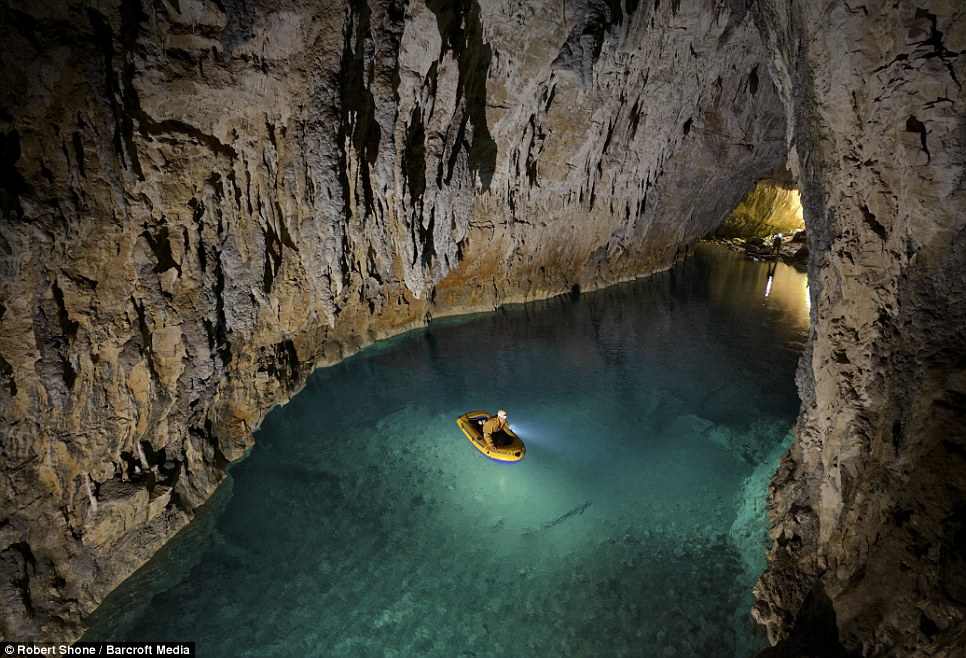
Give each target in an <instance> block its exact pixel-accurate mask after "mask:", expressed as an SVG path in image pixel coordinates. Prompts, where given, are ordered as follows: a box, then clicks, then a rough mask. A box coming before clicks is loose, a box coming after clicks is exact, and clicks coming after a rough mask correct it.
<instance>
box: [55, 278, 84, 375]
mask: <svg viewBox="0 0 966 658" xmlns="http://www.w3.org/2000/svg"><path fill="white" fill-rule="evenodd" d="M51 291H52V292H53V293H54V301H55V302H57V319H58V322H59V323H60V330H61V336H63V343H62V344H61V356H60V360H61V369H62V372H63V376H64V383H65V384H67V388H68V389H73V388H74V382H75V381H76V380H77V372H76V371H75V370H74V366H73V365H72V364H71V362H70V359H69V358H68V354H69V353H70V346H71V344H72V343H73V342H74V338H76V337H77V328H78V327H79V326H80V323H78V322H76V321H75V320H71V319H70V314H69V313H68V312H67V305H66V304H65V302H64V292H63V291H62V290H61V289H60V286H58V285H57V281H54V283H53V284H52V285H51Z"/></svg>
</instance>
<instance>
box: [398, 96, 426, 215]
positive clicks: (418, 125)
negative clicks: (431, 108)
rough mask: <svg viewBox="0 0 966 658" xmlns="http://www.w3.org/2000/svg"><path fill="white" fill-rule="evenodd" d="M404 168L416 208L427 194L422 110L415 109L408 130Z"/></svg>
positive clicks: (424, 133)
mask: <svg viewBox="0 0 966 658" xmlns="http://www.w3.org/2000/svg"><path fill="white" fill-rule="evenodd" d="M403 148H404V150H403V154H402V168H403V171H404V172H405V174H406V185H407V187H408V189H409V198H410V199H411V201H412V203H413V206H414V207H415V206H416V205H417V204H418V203H419V202H420V201H421V200H422V198H423V194H424V193H425V192H426V130H425V128H424V127H423V115H422V110H421V109H420V108H419V107H414V108H413V111H412V114H411V115H410V117H409V125H408V126H407V128H406V142H405V144H404V147H403Z"/></svg>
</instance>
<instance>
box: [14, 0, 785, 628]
mask: <svg viewBox="0 0 966 658" xmlns="http://www.w3.org/2000/svg"><path fill="white" fill-rule="evenodd" d="M0 16H2V19H0V20H2V30H3V34H4V38H3V39H2V40H0V42H2V43H0V61H2V67H0V71H2V73H0V88H2V89H3V92H2V94H3V95H2V100H0V135H2V148H0V154H2V156H0V166H2V167H3V176H2V178H0V206H2V213H3V214H2V223H0V254H2V255H0V410H2V418H3V420H2V425H0V431H2V444H0V447H2V452H0V498H2V500H3V501H4V502H3V509H2V512H0V576H2V577H0V614H2V626H0V627H2V636H3V637H4V638H8V639H18V640H27V639H41V638H47V639H55V640H58V641H60V640H68V639H71V638H74V637H77V636H78V635H79V634H80V633H81V632H82V630H83V620H84V618H85V616H86V615H87V614H88V613H89V611H90V610H92V609H93V608H94V607H95V606H96V605H97V603H98V602H99V601H100V600H101V599H102V598H103V597H104V595H105V594H106V593H107V592H108V591H110V590H111V589H112V588H113V587H115V586H116V585H117V584H118V583H119V582H120V581H121V580H122V579H124V578H125V577H126V576H127V575H129V574H130V573H131V572H132V571H133V570H134V569H136V568H137V567H138V566H139V565H141V564H142V563H143V562H144V561H145V560H146V559H148V557H149V556H150V555H151V554H152V552H153V551H154V550H156V549H157V548H158V546H160V545H161V544H162V543H163V542H164V541H165V540H166V539H167V538H169V537H170V536H171V535H172V534H173V533H174V532H176V531H177V530H178V529H179V528H181V527H183V526H184V524H186V523H187V522H188V521H189V520H190V519H191V518H192V516H193V514H194V511H195V510H196V509H197V507H198V506H199V505H201V504H202V503H203V502H204V501H205V500H206V499H207V498H208V496H209V495H210V494H211V492H212V491H213V490H214V489H215V487H217V485H218V483H219V482H220V481H221V480H222V479H223V478H224V467H225V465H226V464H227V463H229V462H230V461H232V460H235V459H237V458H239V457H241V456H242V455H243V454H244V451H245V450H246V449H247V448H248V447H249V446H250V445H251V431H252V429H253V428H255V427H256V426H257V425H258V423H259V422H260V420H261V419H262V418H263V416H264V414H265V413H266V411H267V409H269V408H270V407H271V406H272V405H274V404H276V403H280V402H284V401H285V400H286V399H288V397H289V396H290V395H292V393H293V392H294V391H296V390H297V389H298V388H299V386H300V385H301V383H302V382H303V380H304V377H305V376H306V374H307V373H308V372H309V371H310V370H311V369H312V368H313V367H315V366H316V365H319V364H325V363H330V362H333V361H334V360H337V359H339V358H342V357H344V356H345V355H347V354H351V353H352V352H354V351H356V350H358V349H360V348H361V347H363V346H365V345H367V344H369V343H371V342H373V341H374V340H377V339H379V338H381V337H384V336H388V335H390V334H393V333H397V332H400V331H403V330H405V329H408V328H410V327H414V326H418V325H420V324H422V323H424V322H425V321H426V319H427V318H428V317H430V316H433V315H443V314H452V313H460V312H465V311H471V310H482V309H491V308H494V307H495V306H496V305H499V304H501V303H503V302H506V301H520V300H527V299H534V298H538V297H545V296H549V295H554V294H559V293H561V292H567V291H570V290H572V289H575V288H578V287H579V288H581V289H590V288H595V287H599V286H603V285H607V284H609V283H613V282H616V281H620V280H624V279H628V278H631V277H635V276H638V275H641V274H646V273H648V272H652V271H655V270H657V269H661V268H664V267H667V266H668V265H669V264H670V263H671V262H672V261H673V259H674V257H675V255H676V253H677V252H678V250H679V249H680V248H681V247H682V246H683V245H685V244H687V243H689V242H690V241H693V240H694V239H695V238H697V237H699V236H701V235H703V234H704V233H706V232H707V231H708V230H709V229H710V228H713V227H714V226H715V225H717V224H718V223H719V222H720V221H721V219H722V218H723V217H724V215H725V214H726V213H727V212H728V211H729V210H730V209H731V208H732V207H733V206H734V205H735V204H736V203H737V202H738V200H739V199H740V198H741V197H742V195H743V194H744V193H745V192H746V191H747V190H748V189H749V187H750V186H751V184H752V183H753V182H754V181H755V180H757V179H759V178H761V177H763V176H765V175H768V174H770V173H771V172H773V171H775V170H777V169H780V168H781V167H782V166H783V164H784V162H785V159H786V154H787V153H786V151H787V141H786V123H787V122H786V118H785V116H784V105H783V104H782V102H781V100H780V98H779V96H778V94H777V91H776V89H775V87H774V85H773V84H772V82H771V78H770V76H769V75H767V73H766V69H767V61H768V58H767V57H766V56H765V51H764V49H763V41H762V38H761V33H760V31H759V29H758V27H757V25H756V22H755V15H754V14H753V13H751V12H749V11H748V10H747V9H746V4H745V3H744V2H739V1H729V2H714V3H712V2H702V1H693V2H689V1H686V0H685V1H674V2H664V3H662V2H654V3H650V2H648V3H638V2H630V1H625V2H620V1H619V0H607V1H604V0H566V1H562V0H546V1H535V2H509V1H500V0H492V1H482V2H476V1H475V0H461V1H459V2H442V1H440V0H416V1H413V2H403V1H402V0H370V1H368V2H366V1H365V0H346V1H345V2H339V1H336V0H329V1H324V2H318V1H312V2H309V1H308V0H280V1H279V2H261V1H260V0H150V1H149V0H95V1H94V2H85V3H68V2H51V3H37V2H31V1H30V0H7V1H6V2H4V3H3V6H2V8H0Z"/></svg>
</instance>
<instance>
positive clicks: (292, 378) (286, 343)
mask: <svg viewBox="0 0 966 658" xmlns="http://www.w3.org/2000/svg"><path fill="white" fill-rule="evenodd" d="M258 371H259V372H264V373H267V374H269V375H271V376H272V377H274V378H275V379H276V380H277V381H278V382H279V383H280V384H282V386H284V387H285V388H286V390H288V391H292V390H294V389H295V388H296V387H297V386H298V384H299V382H300V381H301V377H302V369H301V365H300V364H299V355H298V350H297V349H296V348H295V343H293V342H292V341H291V340H290V339H286V340H283V341H281V342H278V343H276V344H275V345H273V346H272V348H271V352H267V353H265V352H263V354H262V356H261V358H260V359H259V366H258Z"/></svg>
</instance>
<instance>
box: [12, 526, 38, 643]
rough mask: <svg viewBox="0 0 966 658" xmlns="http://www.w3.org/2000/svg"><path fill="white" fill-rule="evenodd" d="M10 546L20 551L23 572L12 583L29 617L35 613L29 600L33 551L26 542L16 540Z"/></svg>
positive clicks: (33, 563)
mask: <svg viewBox="0 0 966 658" xmlns="http://www.w3.org/2000/svg"><path fill="white" fill-rule="evenodd" d="M10 548H11V549H13V550H14V551H17V552H18V553H20V556H21V558H22V559H23V572H22V573H21V575H20V577H19V578H14V579H13V580H12V583H13V585H14V587H16V588H17V591H18V592H19V593H20V600H21V602H22V603H23V607H24V609H25V610H26V611H27V614H28V615H29V616H30V617H33V616H34V615H35V614H36V613H35V612H34V606H33V604H32V603H31V601H30V572H31V571H33V570H34V568H35V567H36V566H37V560H36V558H35V557H34V554H33V551H31V550H30V545H29V544H28V543H27V542H16V543H14V544H11V545H10ZM8 646H11V645H8Z"/></svg>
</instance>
